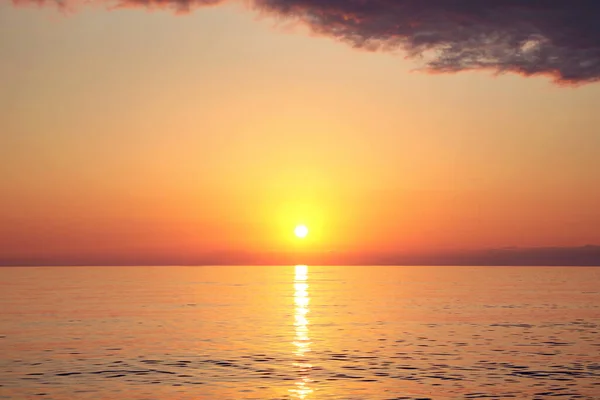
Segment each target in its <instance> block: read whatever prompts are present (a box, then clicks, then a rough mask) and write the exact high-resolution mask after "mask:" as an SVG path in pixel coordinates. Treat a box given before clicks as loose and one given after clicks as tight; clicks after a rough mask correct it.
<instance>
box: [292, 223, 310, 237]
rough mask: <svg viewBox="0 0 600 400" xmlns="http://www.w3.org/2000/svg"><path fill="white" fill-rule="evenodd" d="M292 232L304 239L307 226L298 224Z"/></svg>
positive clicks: (306, 233)
mask: <svg viewBox="0 0 600 400" xmlns="http://www.w3.org/2000/svg"><path fill="white" fill-rule="evenodd" d="M294 234H295V235H296V237H298V238H300V239H304V238H305V237H306V236H307V235H308V228H307V227H306V225H298V226H296V228H295V229H294Z"/></svg>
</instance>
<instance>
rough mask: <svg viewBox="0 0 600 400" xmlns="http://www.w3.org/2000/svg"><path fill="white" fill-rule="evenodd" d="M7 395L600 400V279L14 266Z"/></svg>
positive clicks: (383, 270)
mask: <svg viewBox="0 0 600 400" xmlns="http://www.w3.org/2000/svg"><path fill="white" fill-rule="evenodd" d="M0 399H57V400H58V399H60V400H67V399H69V400H70V399H111V400H138V399H165V400H171V399H195V400H198V399H260V400H270V399H273V400H274V399H302V400H311V399H315V400H317V399H319V400H320V399H344V400H350V399H356V400H359V399H360V400H369V399H373V400H379V399H389V400H392V399H405V400H409V399H413V400H415V399H590V400H598V399H600V268H594V267H585V268H584V267H429V266H428V267H423V266H398V267H394V266H336V267H332V266H310V265H309V266H306V265H295V266H294V265H289V266H287V265H286V266H268V267H260V266H214V267H167V266H165V267H23V268H21V267H19V268H17V267H3V268H0Z"/></svg>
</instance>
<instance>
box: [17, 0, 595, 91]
mask: <svg viewBox="0 0 600 400" xmlns="http://www.w3.org/2000/svg"><path fill="white" fill-rule="evenodd" d="M15 1H18V2H22V1H27V0H15ZM31 1H33V2H43V1H44V0H31ZM232 1H235V0H232ZM221 2H223V1H219V0H123V1H121V2H119V3H118V4H119V5H120V6H148V7H152V8H156V7H164V8H171V9H174V10H176V11H179V12H181V11H188V10H192V9H194V8H196V7H199V6H205V5H215V4H218V3H221ZM246 2H249V3H250V4H253V6H254V7H256V8H258V9H260V10H262V11H265V12H267V13H272V14H275V15H278V16H280V17H283V18H287V19H294V20H298V21H301V22H303V23H305V24H307V25H308V26H309V27H310V28H311V29H312V30H313V31H314V32H316V33H318V34H321V35H325V36H329V37H333V38H335V39H337V40H340V41H343V42H346V43H348V44H350V45H352V46H354V47H358V48H364V49H369V50H383V51H390V50H401V51H403V52H404V53H405V54H406V55H407V56H408V57H409V58H413V59H417V60H418V62H420V63H421V65H422V66H423V69H425V70H427V71H430V72H439V73H446V72H458V71H466V70H490V71H493V72H497V73H503V72H513V73H518V74H522V75H526V76H531V75H539V74H544V75H550V76H552V77H553V78H554V79H555V81H556V82H557V83H560V84H583V83H589V82H594V81H597V80H599V79H600V1H598V0H254V1H248V0H247V1H246ZM110 3H111V4H112V5H115V3H114V2H110Z"/></svg>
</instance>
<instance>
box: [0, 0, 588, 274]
mask: <svg viewBox="0 0 600 400" xmlns="http://www.w3.org/2000/svg"><path fill="white" fill-rule="evenodd" d="M0 60H3V62H1V63H0V105H1V107H0V132H1V134H0V155H1V157H2V163H1V168H0V193H1V197H0V202H1V208H0V261H2V260H11V261H12V262H15V263H16V262H18V261H19V260H29V259H36V258H37V259H43V260H49V261H48V262H54V263H58V264H60V263H61V262H66V261H65V260H69V259H77V260H84V261H85V260H88V261H87V262H90V263H94V262H95V260H99V259H101V260H136V259H139V258H140V257H141V256H142V255H143V256H144V257H145V258H144V260H147V259H148V257H150V258H152V257H155V259H156V260H161V261H164V262H165V263H169V262H173V263H177V262H178V260H187V261H190V260H194V259H202V257H205V256H206V255H211V254H215V253H219V254H222V253H227V254H235V253H252V254H254V253H256V254H258V253H261V254H262V253H291V254H296V253H298V252H301V253H302V252H352V253H358V254H361V253H364V254H372V253H393V252H395V251H402V252H410V251H418V252H427V251H438V250H440V249H479V248H488V247H504V246H520V247H536V246H580V245H585V244H598V243H600V228H599V227H600V207H598V204H600V172H599V171H600V158H599V157H598V150H599V149H600V134H599V132H600V131H599V127H600V113H598V111H597V104H600V85H597V84H596V85H594V84H591V85H586V86H581V87H577V88H563V87H559V86H556V85H553V84H552V83H551V82H550V81H549V80H548V79H547V78H545V77H535V78H524V77H521V76H516V75H503V76H499V77H494V76H491V75H490V74H488V73H485V72H480V73H475V72H472V73H471V72H467V73H461V74H453V75H429V74H425V73H417V72H412V71H411V70H412V69H413V67H414V66H413V65H412V64H411V63H410V62H409V61H407V60H404V59H403V58H402V57H401V56H398V55H394V54H384V53H369V52H366V51H361V50H355V49H352V48H351V47H348V46H345V45H342V44H340V43H336V42H335V41H333V40H330V39H326V38H315V37H311V35H307V34H305V33H303V32H301V31H300V32H290V31H289V30H287V29H285V28H282V27H279V28H274V27H273V22H272V20H270V19H269V18H268V17H266V18H263V19H261V20H257V19H256V15H255V14H253V13H251V12H247V11H245V10H244V9H243V8H242V7H239V6H233V5H229V6H223V7H217V8H208V9H202V10H199V11H197V12H194V13H192V14H189V15H185V16H174V15H172V13H168V12H152V13H148V12H145V11H141V10H116V11H112V12H108V11H106V10H103V9H97V8H90V9H84V10H81V11H80V12H77V13H72V14H70V15H67V16H64V15H60V14H59V13H57V12H56V10H54V9H50V8H48V9H42V8H20V7H17V8H14V7H12V6H10V5H8V4H4V3H2V4H0ZM298 223H304V224H306V225H307V226H308V227H309V228H310V229H311V234H310V235H309V237H308V238H307V239H306V240H304V241H302V242H300V241H298V240H297V239H295V238H294V237H293V229H294V226H295V225H296V224H298ZM265 259H268V258H264V257H263V258H262V259H261V260H263V261H264V260H265ZM222 261H223V262H225V263H227V257H223V259H222ZM5 262H6V261H5ZM115 262H118V261H115ZM190 262H193V261H190Z"/></svg>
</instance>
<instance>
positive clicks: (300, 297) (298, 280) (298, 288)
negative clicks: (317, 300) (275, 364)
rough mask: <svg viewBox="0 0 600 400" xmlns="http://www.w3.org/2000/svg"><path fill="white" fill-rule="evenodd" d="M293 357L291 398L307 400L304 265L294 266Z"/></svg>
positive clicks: (306, 311) (309, 367)
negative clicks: (294, 376)
mask: <svg viewBox="0 0 600 400" xmlns="http://www.w3.org/2000/svg"><path fill="white" fill-rule="evenodd" d="M294 270H295V277H294V304H295V309H294V329H295V338H294V342H293V344H294V355H295V356H296V362H295V363H294V367H296V368H297V369H298V371H299V378H298V380H297V381H296V382H295V386H294V388H292V389H290V393H291V395H292V397H293V398H296V399H307V398H308V396H309V395H310V394H311V393H312V392H313V390H312V389H311V388H310V383H311V379H310V370H311V368H312V365H311V364H310V363H309V362H308V360H307V353H309V352H310V344H311V342H310V335H309V333H310V332H309V327H308V325H309V320H308V312H309V303H310V296H309V293H308V288H309V285H308V267H307V266H306V265H296V266H295V267H294Z"/></svg>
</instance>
